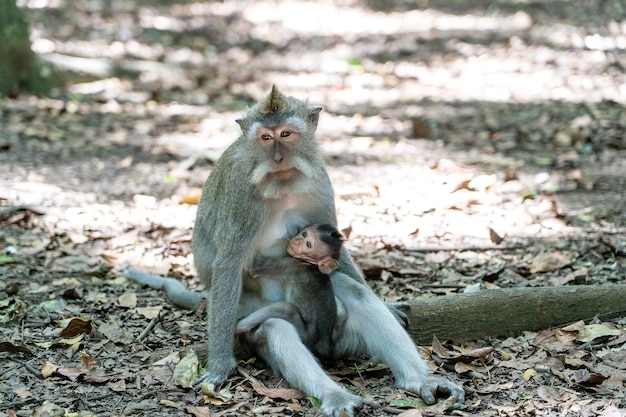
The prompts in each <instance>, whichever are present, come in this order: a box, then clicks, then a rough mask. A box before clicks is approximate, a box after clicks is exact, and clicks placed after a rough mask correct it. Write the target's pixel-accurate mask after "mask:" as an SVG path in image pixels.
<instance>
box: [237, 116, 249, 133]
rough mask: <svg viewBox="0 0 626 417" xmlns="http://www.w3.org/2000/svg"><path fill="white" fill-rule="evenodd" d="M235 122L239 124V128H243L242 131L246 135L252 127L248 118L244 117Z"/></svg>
mask: <svg viewBox="0 0 626 417" xmlns="http://www.w3.org/2000/svg"><path fill="white" fill-rule="evenodd" d="M235 121H236V122H237V124H238V125H239V127H241V131H242V132H244V133H246V131H247V130H248V128H249V127H250V121H249V120H248V118H247V117H242V118H241V119H237V120H235Z"/></svg>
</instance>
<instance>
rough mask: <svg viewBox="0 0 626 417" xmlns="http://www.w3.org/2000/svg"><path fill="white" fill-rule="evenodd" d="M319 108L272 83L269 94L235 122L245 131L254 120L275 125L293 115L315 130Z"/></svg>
mask: <svg viewBox="0 0 626 417" xmlns="http://www.w3.org/2000/svg"><path fill="white" fill-rule="evenodd" d="M321 110H322V108H321V107H318V106H315V107H308V106H307V102H306V101H300V100H298V99H297V98H295V97H291V96H286V95H284V94H283V93H281V92H280V91H278V88H276V85H275V84H274V85H272V91H271V92H270V93H269V95H268V96H267V97H265V98H264V99H263V100H261V101H259V102H258V103H257V104H255V105H254V106H252V107H251V108H250V109H249V110H248V113H247V114H246V116H245V117H242V118H240V119H237V123H238V124H239V126H240V127H241V130H242V131H243V132H244V133H246V132H247V131H248V130H249V129H250V127H251V126H252V125H253V123H254V122H258V121H261V122H263V123H269V124H270V125H272V124H273V125H276V124H279V123H285V121H286V120H288V118H290V117H295V118H297V119H300V120H303V121H304V122H305V123H306V124H307V125H308V128H309V129H310V130H311V131H315V129H316V128H317V123H318V121H319V113H320V111H321Z"/></svg>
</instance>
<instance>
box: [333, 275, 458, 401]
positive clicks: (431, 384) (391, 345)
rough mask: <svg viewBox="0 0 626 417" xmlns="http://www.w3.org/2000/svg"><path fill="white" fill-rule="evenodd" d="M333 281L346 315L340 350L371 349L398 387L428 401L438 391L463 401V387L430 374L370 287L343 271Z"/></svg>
mask: <svg viewBox="0 0 626 417" xmlns="http://www.w3.org/2000/svg"><path fill="white" fill-rule="evenodd" d="M331 281H332V283H333V289H334V291H335V296H336V297H337V298H338V299H339V300H340V302H341V304H342V307H343V308H344V309H345V310H346V316H347V318H346V321H345V323H344V329H343V334H340V335H339V340H338V341H337V344H336V348H335V349H336V352H337V353H338V354H345V353H362V352H363V351H364V352H366V353H368V354H369V355H371V356H372V357H373V358H375V359H377V360H380V361H381V362H383V363H385V364H387V365H388V366H389V369H391V372H392V373H393V375H394V377H395V379H396V385H397V386H398V387H400V388H403V389H406V390H409V391H412V392H415V393H416V394H419V395H420V396H421V397H422V399H423V400H424V401H425V402H426V403H427V404H434V403H435V402H436V401H437V398H436V396H437V394H438V393H439V394H447V395H450V396H454V397H456V398H458V399H459V401H460V402H463V401H464V398H465V393H464V391H463V389H462V388H461V387H459V386H457V385H455V384H453V383H452V382H449V381H447V380H445V379H442V378H435V377H432V376H429V374H428V367H427V365H426V362H424V360H423V359H422V357H421V356H420V354H419V351H418V350H417V347H416V346H415V343H413V340H412V339H411V337H410V336H409V335H408V333H407V332H406V331H405V330H404V329H403V328H402V326H401V325H400V323H399V322H398V321H397V320H396V318H395V317H394V316H393V314H392V313H391V312H390V311H389V309H388V308H387V307H386V306H385V304H384V303H383V302H382V301H381V300H380V299H379V298H378V297H377V296H376V295H375V294H374V293H373V292H372V291H371V290H370V289H369V288H368V287H366V286H364V285H361V284H358V283H357V282H355V281H354V280H353V279H351V278H350V277H348V276H346V275H344V274H342V273H333V274H332V275H331Z"/></svg>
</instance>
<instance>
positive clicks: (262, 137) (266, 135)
mask: <svg viewBox="0 0 626 417" xmlns="http://www.w3.org/2000/svg"><path fill="white" fill-rule="evenodd" d="M261 139H263V140H271V139H272V135H270V134H269V133H263V134H262V135H261Z"/></svg>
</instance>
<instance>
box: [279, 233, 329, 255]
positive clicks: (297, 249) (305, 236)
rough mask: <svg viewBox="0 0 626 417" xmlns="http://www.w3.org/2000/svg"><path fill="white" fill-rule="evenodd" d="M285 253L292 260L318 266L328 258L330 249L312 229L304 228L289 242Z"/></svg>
mask: <svg viewBox="0 0 626 417" xmlns="http://www.w3.org/2000/svg"><path fill="white" fill-rule="evenodd" d="M287 253H288V254H289V255H291V256H293V257H294V258H297V259H302V260H303V261H306V262H309V263H312V264H318V263H319V262H320V261H322V260H324V259H326V258H328V257H329V256H330V248H329V247H328V245H327V244H326V243H324V242H323V241H322V239H321V238H320V236H319V234H318V233H317V231H316V230H315V229H314V228H312V227H305V228H304V229H302V230H301V231H300V233H298V234H297V235H296V236H294V237H293V238H292V239H291V240H290V241H289V246H287Z"/></svg>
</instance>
